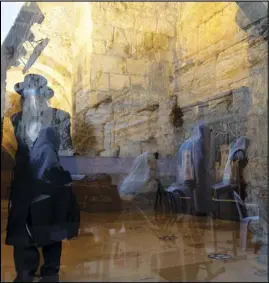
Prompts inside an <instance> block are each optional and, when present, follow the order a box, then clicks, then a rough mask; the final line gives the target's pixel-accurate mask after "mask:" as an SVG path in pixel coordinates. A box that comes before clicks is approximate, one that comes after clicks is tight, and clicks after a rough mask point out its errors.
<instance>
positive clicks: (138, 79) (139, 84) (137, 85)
mask: <svg viewBox="0 0 269 283" xmlns="http://www.w3.org/2000/svg"><path fill="white" fill-rule="evenodd" d="M131 86H132V90H145V89H147V88H148V78H147V77H146V76H131Z"/></svg>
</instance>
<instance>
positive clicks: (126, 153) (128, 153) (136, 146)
mask: <svg viewBox="0 0 269 283" xmlns="http://www.w3.org/2000/svg"><path fill="white" fill-rule="evenodd" d="M141 153H142V148H141V144H140V143H138V142H127V143H125V144H122V145H121V146H120V157H137V156H138V155H140V154H141Z"/></svg>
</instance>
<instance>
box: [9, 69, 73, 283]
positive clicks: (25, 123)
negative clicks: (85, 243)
mask: <svg viewBox="0 0 269 283" xmlns="http://www.w3.org/2000/svg"><path fill="white" fill-rule="evenodd" d="M14 89H15V91H16V92H17V93H18V94H19V95H21V107H22V110H21V111H20V112H18V113H16V114H14V115H13V116H12V117H11V121H12V124H13V128H14V134H15V137H16V140H17V144H18V149H17V152H16V155H15V167H14V169H13V178H12V183H11V193H10V202H9V216H8V225H7V237H6V244H7V245H13V246H14V261H15V267H16V271H17V275H18V276H17V279H16V280H17V281H20V282H21V281H27V282H29V281H32V280H33V275H34V272H35V271H36V270H33V269H36V268H37V266H35V267H34V266H33V262H36V256H37V254H36V245H35V243H33V240H32V239H31V237H30V236H29V230H28V229H27V225H26V224H27V223H28V224H29V221H31V219H30V218H31V217H30V216H31V210H33V207H32V202H33V200H34V199H35V198H36V197H37V193H38V192H37V190H36V189H35V188H34V187H33V182H32V172H31V169H30V167H29V150H31V148H32V147H33V144H34V142H35V140H36V138H37V137H38V134H39V132H40V130H41V129H42V128H44V127H47V126H53V127H54V128H56V129H57V131H58V133H59V134H60V151H65V152H67V153H68V154H69V155H72V154H73V146H72V140H71V136H70V115H69V114H68V113H67V112H65V111H62V110H59V109H56V108H51V107H49V105H48V99H50V98H51V97H52V96H53V95H54V91H53V90H52V89H51V88H49V87H48V86H47V80H46V79H45V78H44V77H42V76H40V75H36V74H29V75H26V76H25V78H24V82H21V83H17V84H16V85H15V86H14ZM38 241H39V239H35V242H38ZM47 244H49V245H48V246H47V245H46V243H44V242H43V246H44V247H43V255H44V262H45V264H44V268H43V270H45V271H44V274H43V276H44V277H46V276H49V275H52V274H53V273H55V272H56V273H57V270H59V266H58V264H59V259H60V256H61V249H62V246H61V242H60V241H59V242H55V243H53V244H52V243H50V242H49V241H48V243H47ZM46 266H47V268H46ZM54 280H55V278H54Z"/></svg>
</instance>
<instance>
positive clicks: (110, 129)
mask: <svg viewBox="0 0 269 283" xmlns="http://www.w3.org/2000/svg"><path fill="white" fill-rule="evenodd" d="M114 126H115V122H114V121H112V122H108V123H106V124H105V127H104V136H105V137H104V147H105V149H106V150H108V149H110V148H112V145H113V143H114Z"/></svg>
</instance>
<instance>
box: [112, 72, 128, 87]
mask: <svg viewBox="0 0 269 283" xmlns="http://www.w3.org/2000/svg"><path fill="white" fill-rule="evenodd" d="M129 87H130V78H129V76H125V75H110V89H112V90H120V89H123V88H129Z"/></svg>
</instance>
